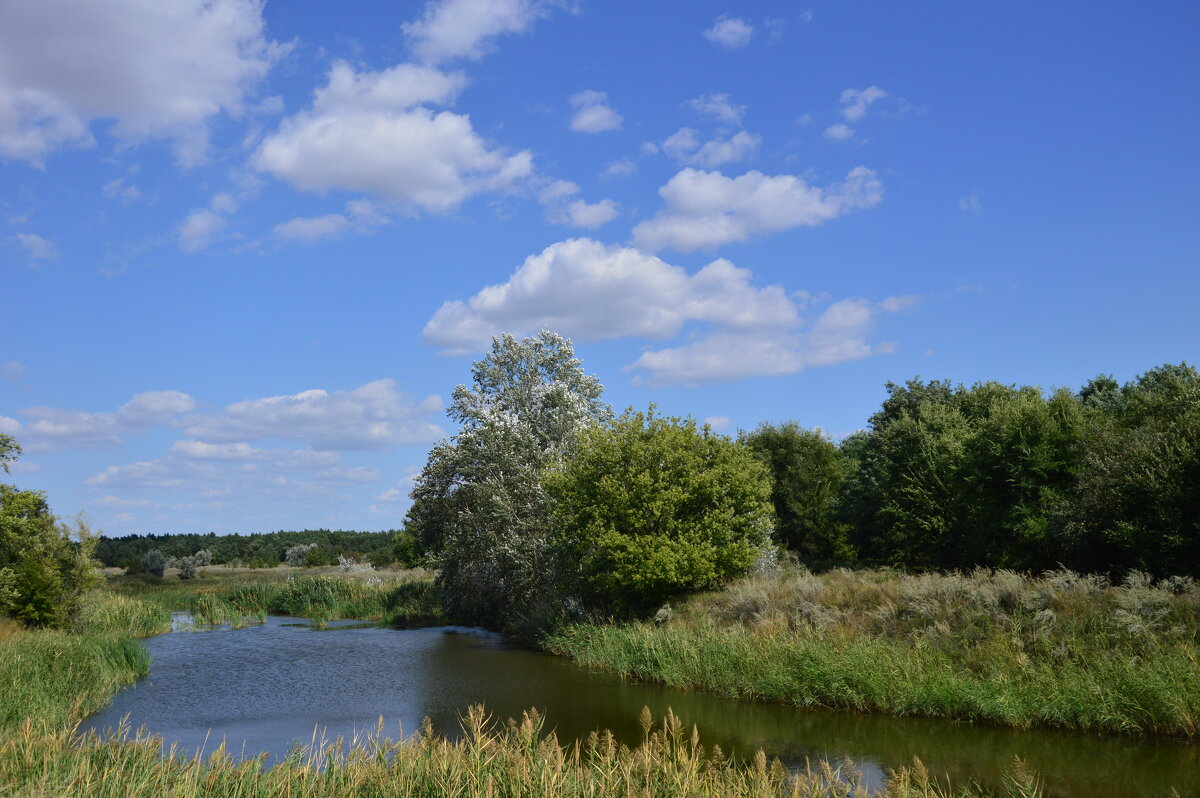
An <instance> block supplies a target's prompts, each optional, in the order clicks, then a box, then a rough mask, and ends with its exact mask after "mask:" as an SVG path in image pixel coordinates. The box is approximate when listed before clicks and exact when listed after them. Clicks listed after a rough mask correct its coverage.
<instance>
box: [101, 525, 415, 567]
mask: <svg viewBox="0 0 1200 798" xmlns="http://www.w3.org/2000/svg"><path fill="white" fill-rule="evenodd" d="M405 541H407V543H408V549H407V551H408V552H409V553H408V555H407V559H403V558H401V557H399V556H395V554H394V551H395V550H396V549H397V548H398V547H403V545H404V542H405ZM411 541H412V536H411V535H409V534H407V533H406V532H404V531H403V530H388V531H385V532H354V531H350V530H329V529H305V530H302V531H299V532H283V531H280V532H266V533H256V534H253V535H217V534H215V533H212V532H209V533H207V534H203V535H200V534H178V535H159V534H150V535H127V536H125V537H119V538H108V537H101V538H100V542H99V543H98V545H97V547H96V558H97V559H98V560H100V562H101V563H103V564H104V565H107V566H117V567H122V568H123V567H127V566H128V564H130V563H131V562H136V561H137V560H140V559H141V556H142V555H143V554H144V553H145V552H146V551H148V550H149V549H158V550H160V551H162V552H163V553H164V554H165V555H167V556H168V557H185V556H188V555H192V554H196V553H199V551H201V550H204V551H207V552H209V555H210V557H211V558H212V560H211V562H209V563H207V564H208V565H212V564H219V565H241V566H250V567H265V568H271V567H274V566H276V565H278V564H279V563H280V562H282V561H283V558H284V554H285V552H286V551H287V550H288V549H289V548H291V547H292V546H298V545H300V544H308V543H312V544H317V545H319V546H321V547H322V548H323V549H324V550H325V551H326V552H329V554H330V557H331V558H332V559H333V560H334V561H336V558H337V556H338V555H343V554H345V555H356V556H358V557H372V556H376V557H381V556H384V554H385V553H386V556H388V558H389V562H390V561H392V560H399V561H400V562H401V564H402V565H405V566H412V565H415V564H416V555H415V553H414V552H412V550H411V549H412V546H411Z"/></svg>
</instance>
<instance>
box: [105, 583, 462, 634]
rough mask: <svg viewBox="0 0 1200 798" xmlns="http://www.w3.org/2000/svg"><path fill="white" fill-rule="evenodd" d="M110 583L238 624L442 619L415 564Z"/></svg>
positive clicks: (433, 591) (200, 617)
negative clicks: (271, 619) (280, 619)
mask: <svg viewBox="0 0 1200 798" xmlns="http://www.w3.org/2000/svg"><path fill="white" fill-rule="evenodd" d="M110 589H111V590H114V591H118V592H119V593H121V594H123V595H131V596H138V597H141V598H144V599H146V600H149V601H154V602H157V603H158V604H159V605H161V606H163V607H165V608H168V609H172V610H186V611H188V612H190V613H191V614H192V617H193V619H194V620H195V621H197V622H198V623H204V624H218V623H232V624H234V625H235V626H237V625H243V624H245V623H249V622H254V621H258V622H261V621H262V619H263V617H264V616H266V615H295V616H300V617H305V618H311V619H313V620H315V621H318V622H323V621H329V620H336V619H345V618H354V619H357V620H365V621H379V622H385V623H391V624H394V625H397V626H422V625H434V624H437V623H438V622H440V619H441V605H440V601H439V596H438V591H437V587H436V585H435V584H434V581H433V577H432V575H431V574H429V573H428V572H426V571H423V570H420V569H414V570H410V571H402V572H399V573H392V572H382V573H380V574H377V575H375V574H365V575H364V574H362V573H354V574H345V575H341V574H335V575H325V574H316V575H303V574H302V573H301V574H299V575H298V574H297V573H296V572H295V571H283V570H282V569H280V571H279V572H278V573H274V572H266V573H251V574H233V575H221V576H216V577H209V578H201V579H195V580H187V581H178V580H161V579H155V578H154V577H146V576H138V577H125V578H118V579H115V580H113V581H112V582H110Z"/></svg>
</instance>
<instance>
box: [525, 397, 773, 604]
mask: <svg viewBox="0 0 1200 798" xmlns="http://www.w3.org/2000/svg"><path fill="white" fill-rule="evenodd" d="M546 490H547V493H548V494H549V495H550V496H551V497H552V498H553V499H554V500H555V502H556V511H555V515H554V521H555V535H556V537H555V540H554V545H555V548H556V553H557V555H558V560H559V567H560V569H561V570H562V573H563V575H564V579H565V580H566V583H567V584H566V587H567V589H568V590H569V591H571V592H578V593H579V594H580V597H581V598H582V599H583V600H584V601H585V602H586V603H588V604H590V605H591V606H592V607H593V608H595V609H600V610H604V611H610V612H618V613H622V612H630V611H632V612H648V611H651V610H653V609H656V608H658V607H661V606H662V605H663V603H664V602H666V601H667V600H669V599H672V598H675V597H676V596H678V595H679V594H681V593H685V592H687V591H691V590H697V589H700V588H706V587H712V586H715V585H719V584H721V583H723V582H725V581H727V580H729V579H731V578H732V577H735V576H738V575H740V574H743V573H745V572H746V571H747V570H748V569H749V568H750V566H751V565H753V563H754V561H755V559H756V557H757V556H758V554H759V552H760V551H761V550H762V548H763V546H764V545H765V544H766V543H767V542H768V541H769V537H770V533H771V505H770V496H771V481H770V476H769V475H768V472H767V469H766V466H764V465H763V464H762V463H761V462H759V461H758V460H757V459H755V457H754V456H753V455H752V454H751V453H750V452H749V451H748V450H747V449H746V448H744V447H742V446H739V445H738V444H736V443H734V442H733V441H731V440H729V439H728V438H726V437H724V436H722V435H717V434H714V433H713V432H712V431H711V430H710V429H709V428H708V427H704V428H703V429H697V427H696V422H695V421H693V420H692V419H679V418H662V417H659V416H656V415H655V414H654V408H653V407H651V409H650V412H649V413H648V414H642V413H636V412H633V411H632V409H631V410H628V411H626V412H625V414H624V415H622V416H621V417H620V418H618V419H616V420H615V421H614V422H612V423H611V424H610V425H608V426H606V427H604V428H595V429H590V430H585V431H584V432H583V434H582V436H581V439H580V443H579V448H578V450H577V451H576V453H575V454H574V456H572V457H571V458H570V459H568V460H567V462H566V464H565V466H564V467H563V468H562V469H560V470H559V471H557V472H553V473H551V474H549V475H548V476H547V478H546Z"/></svg>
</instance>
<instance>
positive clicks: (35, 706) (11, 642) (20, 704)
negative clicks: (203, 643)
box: [0, 592, 171, 734]
mask: <svg viewBox="0 0 1200 798" xmlns="http://www.w3.org/2000/svg"><path fill="white" fill-rule="evenodd" d="M170 624H171V617H170V614H169V613H167V612H165V611H164V610H163V609H162V608H161V607H158V606H157V605H154V604H150V603H147V602H143V601H138V600H137V599H131V598H128V597H118V596H112V595H109V594H105V593H102V592H95V593H91V594H89V595H87V596H85V597H84V601H83V603H82V607H81V611H80V616H79V618H78V619H77V629H76V630H74V631H57V630H29V631H21V632H18V633H15V634H9V635H6V636H5V637H3V639H0V734H7V733H10V732H12V731H14V730H15V729H17V728H18V727H20V726H21V725H22V724H26V723H31V724H34V725H35V726H36V727H37V728H41V729H57V728H64V727H70V726H71V725H72V724H74V723H76V722H77V721H79V720H80V719H82V718H83V717H85V716H86V715H88V714H90V713H91V712H94V711H96V710H98V709H100V708H101V707H104V706H105V705H107V704H108V702H109V700H110V699H111V698H112V695H113V693H115V692H116V691H117V690H118V689H120V688H121V687H122V686H124V685H126V684H129V683H131V682H133V681H136V680H137V679H140V678H141V677H143V676H145V675H146V672H147V670H148V669H149V667H150V655H149V653H148V652H147V651H146V648H145V646H143V645H142V644H141V643H139V642H137V641H136V640H133V639H131V637H134V636H138V637H146V636H149V635H151V634H157V633H159V632H163V631H166V630H168V629H169V628H170Z"/></svg>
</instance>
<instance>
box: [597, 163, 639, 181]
mask: <svg viewBox="0 0 1200 798" xmlns="http://www.w3.org/2000/svg"><path fill="white" fill-rule="evenodd" d="M636 173H637V164H636V163H634V162H633V159H632V158H622V159H621V160H619V161H613V162H612V163H610V164H609V165H608V166H606V167H604V171H603V172H601V173H600V177H601V178H602V179H605V180H611V179H612V178H615V177H628V176H629V175H632V174H636Z"/></svg>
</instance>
